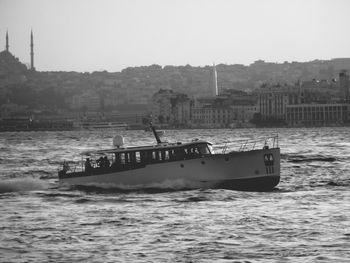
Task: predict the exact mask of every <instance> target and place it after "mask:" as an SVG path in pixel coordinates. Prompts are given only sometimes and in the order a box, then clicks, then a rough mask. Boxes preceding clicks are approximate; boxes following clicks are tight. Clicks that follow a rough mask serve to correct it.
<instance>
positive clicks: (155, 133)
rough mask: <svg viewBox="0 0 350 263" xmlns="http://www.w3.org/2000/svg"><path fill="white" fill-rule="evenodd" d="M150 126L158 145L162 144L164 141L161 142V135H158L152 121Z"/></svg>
mask: <svg viewBox="0 0 350 263" xmlns="http://www.w3.org/2000/svg"><path fill="white" fill-rule="evenodd" d="M149 126H150V127H151V129H152V132H153V135H154V137H156V140H157V143H158V144H160V143H162V141H161V140H160V138H159V135H158V133H157V131H156V129H155V128H154V126H153V124H152V121H150V122H149Z"/></svg>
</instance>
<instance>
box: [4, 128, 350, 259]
mask: <svg viewBox="0 0 350 263" xmlns="http://www.w3.org/2000/svg"><path fill="white" fill-rule="evenodd" d="M117 133H118V134H122V135H123V136H125V141H126V144H127V145H144V144H149V143H153V142H154V139H153V138H152V134H151V133H147V132H144V131H119V132H116V131H69V132H15V133H0V262H36V263H38V262H303V263H304V262H327V263H328V262H350V128H303V129H236V130H177V131H166V134H165V137H166V139H167V140H168V141H186V140H192V139H193V138H200V139H204V140H208V141H211V142H212V143H214V144H215V145H219V147H218V150H220V145H221V146H222V145H224V144H225V143H227V142H229V143H232V142H235V141H238V140H245V139H256V138H261V137H265V136H271V135H274V134H278V135H279V145H280V148H281V154H282V160H281V182H280V184H279V185H278V186H277V187H276V189H274V190H273V191H272V192H240V191H230V190H222V189H216V190H203V189H195V190H186V189H182V186H181V185H177V184H176V183H174V185H171V184H169V182H168V183H167V184H166V185H164V189H158V190H152V191H149V190H142V189H138V190H125V191H124V190H123V189H102V188H98V187H96V188H88V189H72V188H67V187H60V186H59V184H58V178H57V170H58V168H59V166H60V165H61V164H62V162H63V160H73V161H79V160H80V158H81V157H79V153H80V152H82V151H84V150H89V149H96V148H98V149H100V148H109V147H111V144H112V138H113V136H114V135H116V134H117Z"/></svg>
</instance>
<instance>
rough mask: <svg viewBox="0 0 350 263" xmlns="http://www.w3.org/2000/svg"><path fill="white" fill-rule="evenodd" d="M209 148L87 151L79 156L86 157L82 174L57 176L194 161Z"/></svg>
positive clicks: (199, 145)
mask: <svg viewBox="0 0 350 263" xmlns="http://www.w3.org/2000/svg"><path fill="white" fill-rule="evenodd" d="M211 146H212V145H211V143H209V142H206V141H195V142H191V143H184V144H182V143H162V144H158V145H155V146H140V147H128V148H120V147H118V148H114V149H107V150H97V151H86V152H83V153H82V155H83V156H85V158H86V159H85V163H84V166H83V169H82V170H83V171H82V172H73V173H67V171H66V172H65V173H63V174H61V175H60V176H61V177H68V176H79V175H96V174H104V173H112V172H118V171H125V170H132V169H137V168H142V167H145V166H146V165H150V164H155V163H165V162H174V161H182V160H189V159H196V158H201V157H203V156H206V155H209V154H212V147H211Z"/></svg>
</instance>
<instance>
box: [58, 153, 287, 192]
mask: <svg viewBox="0 0 350 263" xmlns="http://www.w3.org/2000/svg"><path fill="white" fill-rule="evenodd" d="M266 155H269V156H270V155H272V156H273V161H272V162H266ZM279 180H280V150H279V148H273V149H260V150H252V151H245V152H231V153H228V154H213V155H207V156H204V157H201V158H197V159H189V160H182V161H172V162H163V163H156V164H148V165H145V166H143V167H140V168H137V169H132V170H125V171H118V172H111V173H102V174H98V175H82V176H69V174H67V175H66V176H64V177H62V178H60V182H61V183H62V184H68V185H83V186H91V185H94V186H101V187H116V188H123V189H125V188H126V189H140V188H186V189H196V188H205V189H208V188H222V189H234V190H252V191H268V190H272V189H273V188H274V187H275V186H276V185H277V184H278V183H279Z"/></svg>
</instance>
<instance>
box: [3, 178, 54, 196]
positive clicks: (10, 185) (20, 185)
mask: <svg viewBox="0 0 350 263" xmlns="http://www.w3.org/2000/svg"><path fill="white" fill-rule="evenodd" d="M48 188H49V183H48V182H45V181H42V180H40V179H36V178H16V179H6V180H2V181H0V194H1V193H9V192H24V191H34V190H45V189H48Z"/></svg>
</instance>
